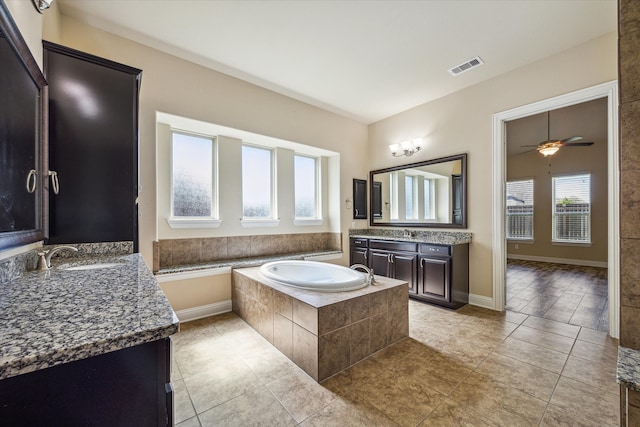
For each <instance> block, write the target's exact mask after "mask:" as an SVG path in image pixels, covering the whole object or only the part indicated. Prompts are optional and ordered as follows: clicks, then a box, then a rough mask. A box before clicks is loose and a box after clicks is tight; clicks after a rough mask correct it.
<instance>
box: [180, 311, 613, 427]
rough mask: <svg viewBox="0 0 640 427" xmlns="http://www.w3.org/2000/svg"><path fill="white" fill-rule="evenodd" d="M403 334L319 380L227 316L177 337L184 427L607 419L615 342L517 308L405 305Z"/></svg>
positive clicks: (586, 422)
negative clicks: (406, 314)
mask: <svg viewBox="0 0 640 427" xmlns="http://www.w3.org/2000/svg"><path fill="white" fill-rule="evenodd" d="M409 319H410V320H409V325H410V326H409V327H410V337H409V338H406V339H404V340H403V341H400V342H399V343H397V344H395V345H394V346H392V347H389V348H388V349H385V350H382V351H381V352H378V353H376V354H374V355H373V356H371V357H369V358H368V359H365V360H363V361H362V362H360V363H358V364H356V365H354V366H352V367H351V368H349V369H348V370H346V371H344V372H342V373H340V374H337V375H336V376H334V377H332V378H329V379H328V380H326V381H324V382H323V383H322V384H318V383H316V382H315V381H313V380H312V379H311V378H310V377H309V376H308V375H306V374H305V373H304V372H303V371H302V370H301V369H299V368H298V367H297V366H295V365H294V364H293V363H292V362H290V361H289V360H288V359H287V358H286V357H285V356H283V355H282V354H281V353H280V352H278V351H277V350H276V349H275V348H274V347H272V346H271V345H270V344H269V343H268V342H267V341H266V340H264V339H263V338H262V337H261V336H260V335H258V333H256V332H255V331H254V330H253V329H252V328H251V327H249V326H248V325H247V324H246V323H245V322H244V321H243V320H242V319H240V318H239V317H238V316H237V315H235V314H234V313H226V314H223V315H219V316H214V317H210V318H207V319H201V320H198V321H194V322H190V323H185V324H183V325H182V326H181V328H182V330H181V332H180V333H178V334H176V335H174V339H173V342H174V352H173V356H174V357H173V360H174V365H173V374H172V375H173V385H174V387H175V421H176V424H177V425H179V426H181V427H191V426H212V425H224V426H249V425H263V426H296V425H300V426H341V427H342V426H367V427H370V426H417V425H421V426H451V425H465V426H495V425H503V426H609V425H610V426H614V425H618V423H619V422H618V420H619V398H618V387H617V385H616V381H615V366H616V358H617V341H616V340H613V339H611V338H609V337H607V335H606V334H605V333H603V332H599V331H595V330H593V329H588V328H586V327H580V326H575V325H569V324H565V323H560V322H556V321H553V320H549V319H543V318H538V317H534V316H530V315H527V314H523V313H515V312H509V311H507V312H504V313H499V312H495V311H491V310H486V309H482V308H478V307H473V306H465V307H463V308H461V309H459V310H457V311H450V310H445V309H441V308H438V307H435V306H431V305H427V304H422V303H419V302H415V301H410V302H409Z"/></svg>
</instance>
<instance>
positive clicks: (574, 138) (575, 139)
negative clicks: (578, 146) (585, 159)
mask: <svg viewBox="0 0 640 427" xmlns="http://www.w3.org/2000/svg"><path fill="white" fill-rule="evenodd" d="M581 139H582V137H581V136H570V137H569V138H565V139H563V140H561V141H560V142H562V143H563V144H566V143H567V142H574V141H580V140H581Z"/></svg>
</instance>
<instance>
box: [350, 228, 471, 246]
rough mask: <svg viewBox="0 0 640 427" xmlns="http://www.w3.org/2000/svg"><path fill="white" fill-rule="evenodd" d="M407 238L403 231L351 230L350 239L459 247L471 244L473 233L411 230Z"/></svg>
mask: <svg viewBox="0 0 640 427" xmlns="http://www.w3.org/2000/svg"><path fill="white" fill-rule="evenodd" d="M409 233H410V235H409V236H406V235H405V234H404V231H403V230H387V229H379V230H378V229H351V230H349V237H355V238H362V239H375V240H397V241H401V242H415V243H434V244H441V245H458V244H462V243H471V233H469V232H466V231H431V230H429V231H416V230H410V231H409Z"/></svg>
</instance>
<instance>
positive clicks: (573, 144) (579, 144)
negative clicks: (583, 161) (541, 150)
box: [562, 142, 593, 147]
mask: <svg viewBox="0 0 640 427" xmlns="http://www.w3.org/2000/svg"><path fill="white" fill-rule="evenodd" d="M589 145H593V142H566V143H564V144H562V146H563V147H588V146H589Z"/></svg>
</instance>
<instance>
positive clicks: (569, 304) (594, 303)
mask: <svg viewBox="0 0 640 427" xmlns="http://www.w3.org/2000/svg"><path fill="white" fill-rule="evenodd" d="M607 289H608V288H607V269H606V268H597V267H582V266H575V265H566V264H551V263H544V262H535V261H520V260H512V259H510V260H508V262H507V305H506V308H507V310H511V311H516V312H519V313H525V314H530V315H532V316H536V317H542V318H545V319H551V320H557V321H559V322H564V323H568V324H571V325H578V326H585V327H587V328H591V329H596V330H599V331H603V332H608V331H609V306H608V296H607Z"/></svg>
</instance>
